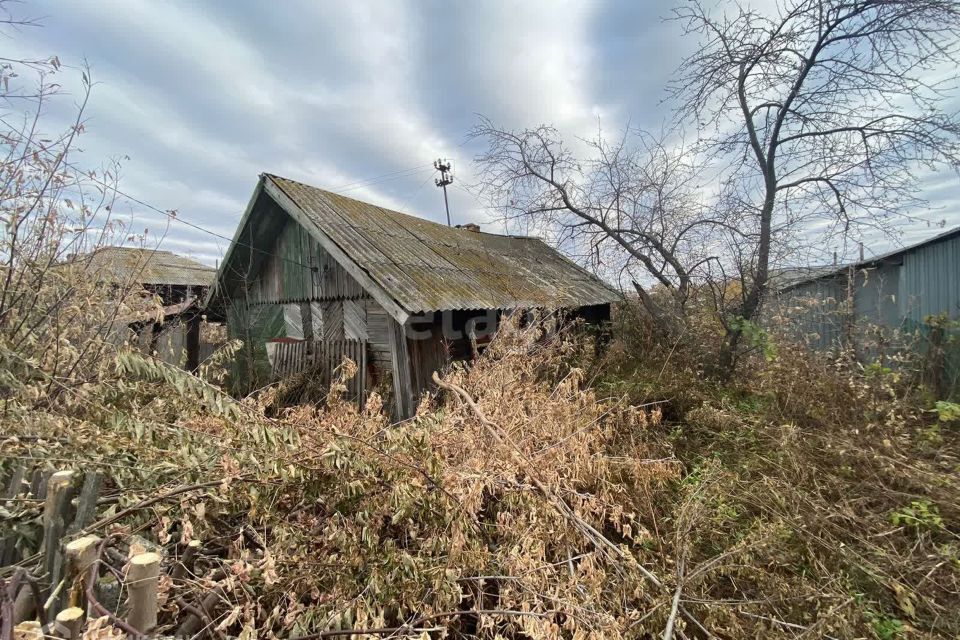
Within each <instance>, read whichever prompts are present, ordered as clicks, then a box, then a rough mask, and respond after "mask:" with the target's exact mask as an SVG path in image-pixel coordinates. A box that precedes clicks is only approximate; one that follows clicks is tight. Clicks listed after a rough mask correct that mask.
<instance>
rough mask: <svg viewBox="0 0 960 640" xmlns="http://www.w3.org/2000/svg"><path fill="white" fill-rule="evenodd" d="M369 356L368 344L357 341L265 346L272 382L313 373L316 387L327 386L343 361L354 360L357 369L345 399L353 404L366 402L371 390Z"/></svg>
mask: <svg viewBox="0 0 960 640" xmlns="http://www.w3.org/2000/svg"><path fill="white" fill-rule="evenodd" d="M368 354H369V350H368V345H367V343H366V342H361V341H358V340H337V341H335V342H329V341H323V340H317V341H313V342H310V341H306V340H295V341H287V342H272V343H268V344H267V357H268V358H269V360H270V366H271V371H272V375H273V378H274V379H281V378H285V377H288V376H292V375H294V374H296V373H299V372H301V371H305V370H307V369H313V372H314V373H315V374H316V376H317V377H318V378H319V380H318V383H319V386H321V387H323V386H329V384H330V382H331V381H332V380H333V379H334V373H335V371H336V369H337V367H339V366H340V365H341V364H342V363H343V361H344V358H349V359H351V360H353V362H354V363H356V365H357V374H356V375H355V376H354V377H353V378H352V379H350V380H349V381H348V382H347V396H348V398H350V399H356V400H365V399H366V396H367V392H368V391H369V388H370V382H371V376H370V374H369V369H368V367H367V364H368Z"/></svg>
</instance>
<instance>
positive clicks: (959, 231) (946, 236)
mask: <svg viewBox="0 0 960 640" xmlns="http://www.w3.org/2000/svg"><path fill="white" fill-rule="evenodd" d="M957 235H960V227H954V228H953V229H950V230H949V231H944V232H943V233H938V234H937V235H935V236H933V237H931V238H927V239H926V240H922V241H920V242H915V243H913V244H911V245H907V246H906V247H900V248H899V249H893V250H891V251H887V252H886V253H881V254H880V255H877V256H873V257H871V258H869V259H866V260H860V261H857V262H851V263H848V264H845V265H841V266H838V267H837V268H836V269H833V270H832V271H827V272H824V273H821V274H818V275H815V276H811V277H809V278H804V279H802V280H797V281H795V282H791V283H790V284H789V285H787V286H785V287H782V288H777V289H776V291H777V293H781V292H784V291H789V290H790V289H794V288H796V287H799V286H800V285H803V284H808V283H810V282H816V281H817V280H823V279H826V278H833V277H835V276H837V275H839V274H841V273H842V272H844V271H849V270H850V269H853V270H857V269H867V268H869V267H871V266H875V265H876V264H878V263H880V262H883V261H884V260H889V259H891V258H896V257H897V256H901V255H904V254H907V253H910V252H911V251H916V250H917V249H922V248H923V247H926V246H929V245H932V244H936V243H938V242H943V241H945V240H950V239H952V238H953V237H954V236H957Z"/></svg>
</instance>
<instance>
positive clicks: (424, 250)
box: [207, 174, 619, 417]
mask: <svg viewBox="0 0 960 640" xmlns="http://www.w3.org/2000/svg"><path fill="white" fill-rule="evenodd" d="M618 298H619V294H618V293H617V292H616V291H614V290H613V289H611V288H610V287H608V286H607V285H606V284H604V283H603V282H602V281H601V280H599V279H598V278H596V277H595V276H594V275H592V274H590V273H589V272H587V271H585V270H583V269H581V268H580V267H578V266H577V265H576V264H574V263H573V262H572V261H570V260H568V259H567V258H565V257H563V256H562V255H560V254H559V253H558V252H557V251H555V250H554V249H552V248H550V247H549V246H547V245H546V244H545V243H543V242H542V241H541V240H539V239H536V238H529V237H519V236H503V235H495V234H491V233H483V232H480V231H479V228H478V227H476V225H470V226H464V227H463V228H452V227H448V226H444V225H441V224H437V223H434V222H429V221H427V220H424V219H421V218H417V217H414V216H410V215H406V214H403V213H398V212H396V211H390V210H387V209H384V208H382V207H378V206H376V205H372V204H368V203H365V202H360V201H358V200H353V199H351V198H347V197H344V196H341V195H338V194H335V193H331V192H329V191H324V190H322V189H318V188H315V187H311V186H308V185H305V184H302V183H299V182H295V181H293V180H288V179H285V178H281V177H278V176H274V175H269V174H264V175H261V176H260V180H259V182H258V184H257V187H256V189H255V190H254V193H253V196H252V198H251V199H250V203H249V205H248V207H247V210H246V212H245V214H244V216H243V218H242V220H241V221H240V224H239V227H238V228H237V231H236V234H235V236H234V238H233V242H232V243H231V245H230V247H229V249H228V251H227V254H226V256H225V257H224V259H223V261H222V263H221V265H220V269H219V271H218V273H217V281H216V284H215V286H214V287H213V289H211V292H210V295H209V296H208V300H207V312H208V313H211V314H214V315H216V314H222V317H224V318H226V321H227V327H228V331H229V332H230V335H231V336H233V337H238V338H240V339H242V340H244V342H245V344H246V345H247V349H246V350H245V354H244V356H243V358H245V360H244V365H243V366H245V367H246V369H245V371H246V374H245V375H248V376H249V377H250V378H252V379H254V380H255V381H256V382H258V383H262V382H264V381H266V380H268V379H274V380H275V379H278V378H282V377H284V376H289V375H291V374H294V373H296V372H300V371H303V370H305V369H307V368H309V371H311V373H312V374H314V375H316V376H317V377H318V378H320V379H323V380H326V381H328V380H329V376H330V375H331V371H332V368H333V367H335V366H336V365H338V364H339V363H340V362H341V361H342V358H343V356H345V355H346V356H349V357H350V358H351V359H353V360H354V361H356V362H357V364H358V365H359V371H360V374H359V375H357V376H355V378H354V380H353V382H352V384H353V387H352V389H351V391H352V392H353V394H354V395H355V396H356V397H358V398H359V399H360V400H361V401H362V400H363V398H365V397H366V394H367V393H368V391H369V390H371V389H373V388H374V387H378V388H380V389H382V390H383V391H384V392H386V395H387V396H392V410H393V413H394V415H395V416H396V417H407V416H410V415H412V414H413V412H414V411H415V409H416V403H417V401H418V397H419V395H420V394H421V393H422V392H423V391H424V390H425V389H427V388H428V386H429V384H430V383H429V381H430V378H431V375H432V373H433V372H434V371H435V370H439V369H440V368H442V366H443V365H444V364H445V363H446V362H448V361H449V360H451V359H456V358H462V357H466V356H467V355H468V354H469V353H470V352H471V345H474V344H483V343H484V342H485V341H487V340H489V337H490V335H491V334H492V333H493V331H495V329H496V325H497V321H498V318H499V317H500V314H501V313H503V312H505V311H509V310H512V309H533V308H545V309H559V310H566V312H567V313H569V315H572V316H576V317H581V318H584V319H585V320H586V321H587V322H590V323H595V324H599V323H602V322H604V321H606V320H608V319H609V314H610V303H611V302H613V301H615V300H617V299H618ZM238 369H241V370H242V369H243V367H241V366H238Z"/></svg>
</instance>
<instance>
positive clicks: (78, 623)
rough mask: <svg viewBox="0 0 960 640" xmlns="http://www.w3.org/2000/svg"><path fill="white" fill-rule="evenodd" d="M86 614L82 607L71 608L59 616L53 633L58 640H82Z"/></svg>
mask: <svg viewBox="0 0 960 640" xmlns="http://www.w3.org/2000/svg"><path fill="white" fill-rule="evenodd" d="M84 618H85V614H84V612H83V609H81V608H80V607H69V608H67V609H64V610H63V611H61V612H60V613H58V614H57V620H56V622H54V625H53V633H54V635H55V636H56V637H58V638H65V639H66V640H80V638H81V637H82V635H83V632H82V631H81V629H82V628H83V622H84Z"/></svg>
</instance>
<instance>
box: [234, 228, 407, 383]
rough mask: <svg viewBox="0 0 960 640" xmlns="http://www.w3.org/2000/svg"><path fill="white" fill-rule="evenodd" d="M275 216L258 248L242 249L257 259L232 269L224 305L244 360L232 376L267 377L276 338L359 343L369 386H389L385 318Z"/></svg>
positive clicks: (299, 232) (332, 263) (306, 238)
mask: <svg viewBox="0 0 960 640" xmlns="http://www.w3.org/2000/svg"><path fill="white" fill-rule="evenodd" d="M275 215H281V216H283V218H284V220H283V222H282V224H281V225H280V226H279V229H278V230H277V231H276V233H275V236H274V238H275V239H274V240H272V241H271V242H269V243H267V244H266V246H265V248H264V249H261V250H253V249H250V248H248V249H247V250H248V251H250V252H256V253H257V254H259V257H260V259H259V260H250V261H249V264H250V265H251V267H250V269H249V270H248V273H245V274H235V276H234V277H235V279H236V281H237V284H236V286H234V287H233V290H232V294H231V295H230V296H229V301H228V304H227V325H228V328H229V330H230V333H231V336H233V337H236V338H240V339H241V340H243V341H244V343H245V344H247V345H248V348H249V349H250V354H249V357H250V358H252V362H248V363H245V365H244V366H245V367H246V371H238V374H242V377H243V378H245V379H250V380H257V381H259V382H261V383H262V382H264V381H266V380H269V379H270V378H271V377H272V376H271V357H272V355H273V351H274V350H275V349H274V348H271V347H274V345H273V344H272V343H274V342H276V341H281V340H298V341H299V340H303V341H317V342H326V343H333V342H338V341H344V340H351V341H364V342H366V343H367V356H368V364H369V368H370V369H371V370H370V371H368V372H365V373H366V375H367V376H368V377H369V379H370V381H371V385H372V386H378V385H379V386H381V387H385V388H387V389H389V387H390V381H391V377H392V360H391V352H390V340H389V336H388V334H389V331H388V329H389V326H390V323H393V322H394V320H393V318H392V317H390V316H389V315H388V314H387V312H386V311H385V310H384V309H383V307H381V306H380V305H379V304H378V303H377V302H376V301H375V300H374V299H373V298H372V297H371V296H370V295H369V294H368V293H367V292H366V291H364V289H363V287H361V286H360V284H359V283H357V281H356V280H355V279H354V278H353V277H352V276H351V275H350V274H349V273H347V271H346V270H345V269H344V268H343V267H342V266H340V264H339V263H338V262H337V261H336V260H334V259H333V258H332V257H331V256H330V254H329V253H327V252H326V251H325V250H324V249H323V247H321V246H320V244H319V243H318V242H317V241H316V240H314V239H313V238H312V237H311V236H310V234H309V233H308V232H307V231H306V230H305V229H304V228H303V227H302V226H300V225H299V224H297V223H296V222H295V221H293V220H292V219H291V218H289V217H288V216H286V214H285V213H282V212H280V213H279V214H275ZM238 248H239V247H238Z"/></svg>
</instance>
